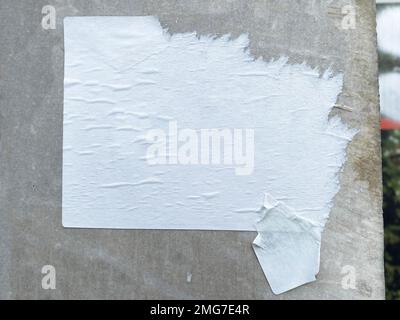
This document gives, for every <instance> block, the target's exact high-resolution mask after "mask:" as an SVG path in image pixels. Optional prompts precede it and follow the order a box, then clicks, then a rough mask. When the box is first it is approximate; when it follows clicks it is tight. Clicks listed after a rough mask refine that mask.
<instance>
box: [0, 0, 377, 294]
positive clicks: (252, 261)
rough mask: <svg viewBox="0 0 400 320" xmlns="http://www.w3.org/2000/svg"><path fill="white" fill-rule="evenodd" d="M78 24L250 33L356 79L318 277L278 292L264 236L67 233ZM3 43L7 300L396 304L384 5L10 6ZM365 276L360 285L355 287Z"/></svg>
mask: <svg viewBox="0 0 400 320" xmlns="http://www.w3.org/2000/svg"><path fill="white" fill-rule="evenodd" d="M47 4H50V5H53V6H54V7H55V8H56V10H57V28H56V30H43V29H42V27H41V24H40V22H41V18H42V14H41V9H42V7H43V6H44V5H47ZM347 4H352V5H354V6H355V9H356V13H357V21H356V22H357V24H356V28H355V29H354V30H351V29H350V30H343V29H342V28H340V23H341V19H342V18H343V16H342V15H341V7H342V6H343V5H347ZM72 15H157V16H158V17H159V18H160V21H161V22H162V24H163V25H164V26H165V27H167V28H168V29H169V31H170V32H184V31H194V30H196V31H197V32H198V33H200V34H225V33H231V34H232V35H233V36H235V35H238V34H240V33H243V32H246V33H249V36H250V41H251V52H252V53H253V54H254V55H255V56H263V57H264V58H265V59H270V58H278V57H279V56H281V55H285V56H288V57H289V61H290V62H291V63H294V62H302V61H306V62H307V63H308V64H311V65H312V66H318V67H320V68H321V70H323V69H325V68H327V67H329V66H331V67H332V69H333V70H334V72H344V75H345V77H344V81H345V83H344V90H343V94H342V95H341V97H340V99H339V103H342V104H346V105H348V106H350V107H351V108H352V109H353V112H348V111H342V110H338V111H337V112H338V113H339V114H340V115H341V116H342V118H343V119H345V121H346V122H347V123H348V124H349V125H350V126H352V127H355V128H358V129H360V133H359V134H358V135H357V136H356V138H355V139H354V140H353V142H352V143H351V145H350V147H349V150H348V152H349V153H348V161H347V163H346V166H345V168H344V170H343V173H342V175H341V191H340V193H339V194H338V195H337V197H336V198H335V206H334V209H333V211H332V213H331V218H330V221H329V223H328V225H327V228H326V230H325V232H324V235H323V244H322V256H321V271H320V274H319V275H318V281H317V282H314V283H312V284H309V285H306V286H303V287H301V288H298V289H295V290H293V291H291V292H289V293H286V294H283V295H281V296H274V295H273V294H272V292H271V291H270V289H269V287H268V284H267V282H266V280H265V278H264V275H263V273H262V271H261V268H260V266H259V264H258V262H257V259H256V257H255V255H254V253H253V250H252V248H251V242H252V240H253V239H254V237H255V234H254V233H238V232H198V231H179V232H175V231H145V230H141V231H137V230H75V229H64V228H63V227H62V226H61V168H62V166H61V164H62V114H63V25H62V18H63V17H64V16H72ZM0 43H1V47H0V135H1V136H0V298H3V299H4V298H6V299H15V298H28V299H33V298H51V299H59V298H66V299H72V298H79V299H84V298H171V299H187V298H210V299H214V298H227V299H229V298H233V299H237V298H249V299H253V298H257V299H295V298H296V299H308V298H310V299H325V298H332V299H364V298H366V299H368V298H377V299H380V298H384V278H383V228H382V210H381V192H382V187H381V165H380V137H379V121H378V119H379V110H378V109H379V108H378V84H377V55H376V35H375V4H374V1H371V0H368V1H366V0H358V1H351V0H343V1H323V0H321V1H309V0H298V1H293V0H264V1H263V0H257V1H247V0H225V1H222V0H218V1H210V0H193V1H184V0H182V1H175V0H170V1H167V0H165V1H146V2H142V1H130V0H120V1H105V0H104V1H85V0H76V1H73V0H71V1H54V0H52V1H50V0H46V1H28V0H26V1H13V0H1V1H0ZM304 183H307V182H306V181H305V182H304ZM46 264H51V265H54V266H55V267H56V270H57V289H56V290H48V291H46V290H43V289H42V288H41V279H42V274H41V268H42V266H43V265H46ZM352 271H354V274H355V280H356V282H355V285H356V287H355V288H354V289H351V288H349V289H347V290H346V289H345V288H346V283H347V284H351V281H350V282H348V281H346V280H348V278H346V275H349V272H350V276H351V275H352V274H351V273H352ZM342 272H343V273H342ZM188 274H189V275H190V274H191V275H192V276H191V279H190V277H188V276H187V275H188ZM188 279H190V280H191V281H188ZM343 284H344V286H343Z"/></svg>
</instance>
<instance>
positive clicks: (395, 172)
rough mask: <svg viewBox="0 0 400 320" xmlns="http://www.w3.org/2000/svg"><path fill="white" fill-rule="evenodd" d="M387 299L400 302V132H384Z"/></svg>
mask: <svg viewBox="0 0 400 320" xmlns="http://www.w3.org/2000/svg"><path fill="white" fill-rule="evenodd" d="M382 161H383V211H384V221H385V274H386V298H387V299H400V130H394V131H383V132H382Z"/></svg>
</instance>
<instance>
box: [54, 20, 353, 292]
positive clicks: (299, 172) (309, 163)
mask: <svg viewBox="0 0 400 320" xmlns="http://www.w3.org/2000/svg"><path fill="white" fill-rule="evenodd" d="M64 34H65V80H64V151H63V217H62V219H63V225H64V226H65V227H79V228H124V229H129V228H132V229H200V230H237V231H258V232H259V236H258V238H257V239H256V241H255V244H254V248H255V251H256V254H257V256H258V258H259V260H260V263H261V266H262V267H263V270H264V272H265V273H266V276H267V278H268V280H269V282H270V284H271V286H272V289H273V291H274V292H275V293H281V292H284V291H287V290H289V289H292V288H293V287H296V286H298V285H301V284H303V283H306V282H309V281H313V280H314V279H315V274H316V273H318V266H319V247H320V236H321V232H322V229H323V227H324V225H325V222H326V219H327V218H328V215H329V212H330V209H331V207H332V199H333V197H334V196H335V194H336V193H337V191H338V189H339V180H338V173H339V172H340V169H341V167H342V165H343V163H344V161H345V151H346V146H347V145H348V143H349V141H350V140H351V138H352V137H353V135H354V131H352V130H350V129H348V128H347V127H346V126H345V125H344V124H343V123H342V122H341V121H340V119H338V118H331V119H329V113H330V111H331V109H332V107H333V106H334V104H335V103H336V100H337V97H338V95H339V93H340V92H341V88H342V75H332V74H331V73H330V72H329V71H326V72H323V73H322V75H321V72H320V71H318V70H314V69H312V68H310V67H309V66H307V65H305V64H301V65H291V64H288V63H287V59H286V58H284V57H283V58H280V59H278V60H274V61H264V60H263V59H262V58H259V59H255V58H254V57H253V56H252V55H251V52H249V51H248V50H247V47H248V45H249V37H248V35H246V34H243V35H241V36H239V37H238V38H231V37H230V36H229V35H225V36H221V37H216V36H199V35H197V34H196V33H182V34H169V33H168V32H167V31H166V30H164V29H163V28H162V27H161V26H160V23H159V21H158V19H157V18H155V17H76V18H66V19H65V20H64ZM171 121H174V122H175V123H176V124H177V126H178V127H179V128H192V129H195V130H200V129H202V128H228V129H232V130H234V129H246V128H250V129H253V130H254V166H253V171H252V172H251V174H248V175H240V174H239V175H238V174H236V169H237V166H235V165H226V164H221V165H191V164H186V165H182V164H175V165H171V164H165V165H162V164H161V165H160V164H158V165H149V163H148V161H147V160H148V159H147V157H148V155H147V150H148V147H149V142H148V141H146V139H145V137H146V133H147V132H148V131H149V130H153V129H163V130H165V132H169V126H170V125H171ZM170 138H173V137H170ZM282 212H283V213H282ZM285 212H286V213H285ZM299 248H300V249H299ZM274 261H275V262H279V265H280V266H281V267H280V268H279V266H278V264H277V263H275V262H274ZM282 265H283V266H284V267H282ZM299 269H300V271H299ZM296 270H297V273H299V274H297V273H296Z"/></svg>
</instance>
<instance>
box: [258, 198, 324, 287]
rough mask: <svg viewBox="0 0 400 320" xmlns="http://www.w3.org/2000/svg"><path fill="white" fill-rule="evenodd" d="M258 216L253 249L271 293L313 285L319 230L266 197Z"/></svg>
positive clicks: (318, 245)
mask: <svg viewBox="0 0 400 320" xmlns="http://www.w3.org/2000/svg"><path fill="white" fill-rule="evenodd" d="M261 213H262V216H263V217H262V218H261V220H260V221H259V222H258V223H257V231H258V236H257V237H256V238H255V240H254V242H253V248H254V251H255V253H256V256H257V259H258V261H259V263H260V265H261V268H262V269H263V271H264V274H265V276H266V277H267V279H268V282H269V284H270V286H271V289H272V291H273V293H275V294H281V293H283V292H286V291H289V290H291V289H294V288H296V287H299V286H301V285H303V284H306V283H309V282H312V281H315V280H316V278H315V276H316V274H317V273H318V272H319V260H320V246H321V233H322V230H323V227H322V226H321V225H318V224H316V223H314V222H312V221H310V220H307V219H305V218H302V217H301V216H299V215H298V214H297V213H296V212H295V211H294V210H293V209H292V208H290V207H288V206H286V205H285V204H284V203H283V202H280V201H277V200H275V199H274V198H273V197H272V196H271V195H269V194H265V199H264V205H263V207H262V209H261Z"/></svg>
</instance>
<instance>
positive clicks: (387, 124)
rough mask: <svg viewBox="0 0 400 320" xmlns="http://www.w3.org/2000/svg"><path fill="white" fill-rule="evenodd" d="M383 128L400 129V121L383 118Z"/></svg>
mask: <svg viewBox="0 0 400 320" xmlns="http://www.w3.org/2000/svg"><path fill="white" fill-rule="evenodd" d="M381 129H382V130H396V129H400V121H395V120H392V119H389V118H382V119H381Z"/></svg>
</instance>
